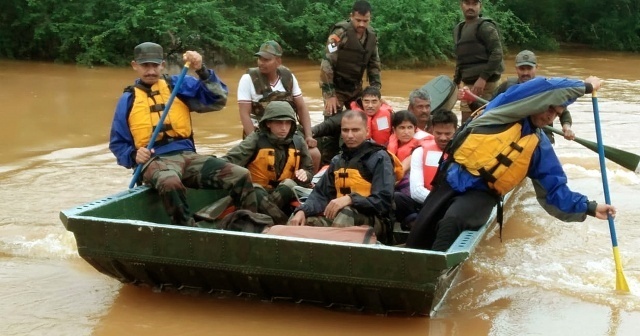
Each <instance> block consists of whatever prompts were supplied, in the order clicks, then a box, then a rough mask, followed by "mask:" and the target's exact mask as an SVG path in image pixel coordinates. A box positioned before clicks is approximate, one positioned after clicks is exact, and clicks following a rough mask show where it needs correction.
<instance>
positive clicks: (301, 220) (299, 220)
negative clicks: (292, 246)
mask: <svg viewBox="0 0 640 336" xmlns="http://www.w3.org/2000/svg"><path fill="white" fill-rule="evenodd" d="M306 220H307V218H306V216H305V215H304V211H298V212H296V214H295V215H293V217H291V219H289V221H288V222H287V225H292V226H303V225H304V224H305V222H306Z"/></svg>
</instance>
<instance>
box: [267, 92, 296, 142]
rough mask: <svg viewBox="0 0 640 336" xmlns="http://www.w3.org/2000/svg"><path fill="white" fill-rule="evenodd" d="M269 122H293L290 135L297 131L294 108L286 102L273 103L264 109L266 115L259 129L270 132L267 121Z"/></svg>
mask: <svg viewBox="0 0 640 336" xmlns="http://www.w3.org/2000/svg"><path fill="white" fill-rule="evenodd" d="M269 120H291V121H292V122H293V124H292V125H291V132H290V134H293V133H295V131H296V113H295V112H294V111H293V107H291V104H289V103H288V102H286V101H278V100H276V101H272V102H270V103H269V104H268V105H267V107H266V108H265V109H264V115H263V116H262V119H260V123H259V127H260V129H261V130H263V131H266V132H269V129H268V128H267V121H269Z"/></svg>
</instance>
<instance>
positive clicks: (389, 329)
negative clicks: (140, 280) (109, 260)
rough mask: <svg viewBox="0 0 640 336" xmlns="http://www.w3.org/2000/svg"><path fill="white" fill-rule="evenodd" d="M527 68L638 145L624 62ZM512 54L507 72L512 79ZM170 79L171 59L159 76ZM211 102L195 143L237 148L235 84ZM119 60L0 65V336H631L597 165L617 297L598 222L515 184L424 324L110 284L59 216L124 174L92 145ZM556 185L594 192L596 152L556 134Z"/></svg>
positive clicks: (634, 59)
mask: <svg viewBox="0 0 640 336" xmlns="http://www.w3.org/2000/svg"><path fill="white" fill-rule="evenodd" d="M539 59H540V60H541V61H542V63H541V64H540V66H541V69H540V70H539V75H545V76H570V77H576V78H581V79H583V78H586V77H587V76H589V75H596V76H599V77H601V78H603V79H605V80H606V85H605V87H603V89H602V90H601V91H600V92H599V99H600V114H601V116H600V117H601V120H602V123H601V125H602V129H603V132H604V141H605V144H607V145H609V146H612V147H616V148H620V149H623V150H626V151H630V152H633V153H636V154H639V153H640V140H639V138H638V136H637V129H638V127H637V125H639V124H640V104H639V103H640V80H638V78H640V57H638V56H637V55H632V54H617V53H600V52H585V51H580V52H575V53H570V52H565V53H560V54H541V55H539ZM287 65H288V66H289V67H290V68H292V70H293V71H294V73H295V74H296V76H297V78H298V80H299V81H300V84H301V87H302V89H303V92H304V95H305V100H306V101H307V104H308V106H309V109H310V110H311V111H312V112H311V113H312V120H313V122H314V123H317V122H319V121H320V120H321V119H322V116H321V113H320V110H321V105H322V102H321V98H320V89H319V88H318V84H317V79H318V76H319V71H318V70H319V65H318V64H316V63H313V62H304V61H292V62H288V63H287ZM513 66H514V64H513V56H512V57H511V58H510V59H509V60H507V69H508V71H507V74H508V75H514V71H513ZM171 71H172V73H177V72H178V71H179V68H177V67H176V68H175V69H171ZM244 71H245V69H242V68H225V69H220V70H219V75H220V76H221V78H223V80H224V81H225V82H226V83H227V84H228V85H229V89H230V92H232V94H230V99H229V103H228V107H227V108H226V109H224V110H223V111H220V112H216V113H210V114H204V115H195V116H194V121H193V124H194V127H195V137H196V142H197V143H198V148H199V151H200V152H201V153H204V154H222V153H224V152H225V150H227V149H228V148H230V146H232V145H234V144H235V143H237V142H238V141H239V134H240V133H241V126H240V122H239V118H238V112H237V103H236V101H235V92H236V89H237V83H238V80H239V78H240V76H241V75H242V74H243V73H244ZM452 73H453V68H452V67H451V66H443V67H438V68H430V69H425V70H414V71H384V72H383V96H384V98H385V99H386V100H387V101H388V102H390V103H391V105H392V106H393V107H394V108H395V109H396V110H399V109H404V108H406V105H407V99H406V98H407V96H408V94H409V92H410V91H411V90H412V89H414V88H417V87H420V86H422V85H423V84H425V83H426V82H428V81H429V80H430V79H431V78H433V77H435V76H437V75H440V74H446V75H450V74H452ZM134 77H135V73H134V72H133V71H132V70H131V69H128V68H127V69H114V68H92V69H88V68H82V67H75V66H69V65H55V64H49V63H34V62H13V61H0V82H2V83H3V87H2V90H0V101H2V109H1V110H0V113H1V114H2V120H3V123H2V124H3V125H4V126H3V127H4V131H3V132H0V153H2V155H1V156H0V185H1V186H2V187H1V188H0V204H2V206H1V207H0V300H1V302H2V305H0V316H2V318H0V330H2V331H1V332H0V334H2V335H123V334H127V335H176V334H179V335H202V334H224V335H253V334H260V335H298V334H307V335H346V334H349V335H358V334H362V335H365V334H366V335H389V334H394V335H594V336H600V335H637V334H638V332H637V330H638V328H639V327H640V295H639V294H638V293H640V250H639V249H638V246H640V219H639V218H640V207H638V206H637V203H636V202H637V201H638V199H637V198H636V197H639V196H640V193H639V190H640V188H639V185H640V178H639V176H638V175H636V174H634V173H632V172H629V171H627V170H625V169H624V168H622V167H620V166H618V165H616V164H614V163H611V162H608V163H607V173H608V176H609V185H610V190H611V199H612V202H613V203H614V205H616V206H617V207H618V216H617V218H616V220H615V225H616V229H617V233H618V242H619V246H620V248H619V250H620V254H621V257H622V265H623V268H624V272H625V273H624V274H625V277H626V279H627V281H628V283H629V286H630V287H631V293H630V294H623V293H617V292H616V291H615V290H614V289H615V267H614V262H613V257H612V251H611V240H610V234H609V229H608V225H607V222H606V221H599V220H595V219H593V218H588V219H587V220H586V221H585V222H583V223H563V222H560V221H558V220H555V219H554V218H552V217H550V216H548V215H547V214H546V213H545V212H544V210H542V209H541V208H540V206H539V205H538V204H537V203H536V201H535V197H534V193H533V190H532V187H531V185H530V184H526V185H525V186H524V187H523V188H520V189H519V191H518V192H517V193H516V197H515V202H514V203H512V204H514V206H512V207H511V208H510V209H509V210H508V212H507V213H506V216H507V220H506V223H505V227H504V232H503V237H502V242H501V241H500V238H499V236H498V234H497V230H495V229H494V230H493V231H492V232H490V233H489V234H488V235H487V237H486V238H485V240H484V241H483V242H482V243H481V244H480V246H479V247H478V249H477V250H476V253H475V254H474V255H473V256H472V258H471V259H470V260H468V261H467V262H466V263H465V265H464V266H463V269H462V272H461V274H460V275H459V277H458V279H457V281H456V283H455V285H454V286H453V288H452V289H451V292H450V293H449V296H448V299H447V301H446V302H445V303H444V305H443V306H442V308H441V310H440V311H439V312H438V314H437V315H436V316H435V317H433V318H431V319H428V318H415V317H413V318H411V317H385V316H375V315H365V314H360V313H349V312H336V311H332V310H327V309H325V308H319V307H315V306H308V305H299V304H295V303H289V302H275V303H271V302H262V301H259V300H257V299H251V298H244V297H239V298H236V297H228V296H216V295H213V296H211V295H200V296H190V295H183V294H178V293H154V292H152V291H151V290H149V289H147V288H137V287H133V286H128V285H126V286H123V285H122V284H120V283H119V282H117V281H116V280H113V279H111V278H108V277H106V276H104V275H102V274H101V273H99V272H97V271H96V270H94V269H93V268H92V267H90V266H88V264H87V263H85V262H84V260H83V259H81V258H80V257H78V254H77V249H76V246H75V240H74V238H73V235H72V234H70V233H68V232H66V230H65V229H64V227H63V226H62V224H61V222H60V220H59V219H58V215H59V211H60V210H61V209H66V208H71V207H74V206H76V205H78V204H81V203H85V202H88V201H91V200H93V199H96V198H101V197H103V196H107V195H110V194H114V193H116V192H119V191H122V190H123V189H125V188H126V187H127V185H128V182H129V180H130V177H131V175H130V172H129V171H127V170H126V169H124V168H122V167H120V166H118V165H117V164H116V162H115V159H114V157H113V156H112V154H111V153H110V152H109V150H108V148H107V143H108V137H109V129H110V124H111V118H112V115H113V109H114V106H115V103H116V101H117V99H118V97H119V96H120V93H121V92H122V89H123V88H124V87H125V86H127V85H130V83H131V82H132V81H133V78H134ZM571 112H572V115H573V120H574V127H573V128H574V130H575V131H576V134H577V135H578V136H579V137H582V138H585V139H588V140H593V141H595V129H594V123H593V114H592V108H591V101H590V99H589V98H581V99H579V100H578V102H577V103H575V104H573V105H572V106H571ZM556 150H557V152H558V154H559V156H560V158H561V160H562V162H563V165H564V168H565V170H566V172H567V174H568V176H569V180H570V182H569V184H570V187H572V188H573V189H574V190H578V191H580V192H582V193H584V194H586V195H588V196H589V198H591V199H595V200H598V201H599V202H603V201H604V195H603V191H602V189H603V188H602V181H601V178H600V171H599V165H598V159H597V155H596V154H595V153H593V152H592V151H590V150H588V149H585V148H584V147H582V146H581V145H579V144H576V143H572V142H567V141H565V140H564V139H561V138H558V139H557V145H556Z"/></svg>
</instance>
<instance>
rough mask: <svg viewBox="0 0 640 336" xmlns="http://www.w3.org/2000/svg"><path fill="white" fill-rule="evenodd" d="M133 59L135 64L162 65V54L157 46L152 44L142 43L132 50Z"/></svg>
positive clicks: (160, 48)
mask: <svg viewBox="0 0 640 336" xmlns="http://www.w3.org/2000/svg"><path fill="white" fill-rule="evenodd" d="M133 59H134V60H135V61H136V63H140V64H142V63H156V64H162V60H163V59H164V52H163V51H162V47H161V46H160V45H159V44H156V43H153V42H144V43H140V44H138V45H137V46H136V47H135V48H134V49H133Z"/></svg>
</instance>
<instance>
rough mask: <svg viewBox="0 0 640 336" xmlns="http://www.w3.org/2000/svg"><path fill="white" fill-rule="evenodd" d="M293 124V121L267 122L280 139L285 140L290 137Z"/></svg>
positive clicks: (268, 126)
mask: <svg viewBox="0 0 640 336" xmlns="http://www.w3.org/2000/svg"><path fill="white" fill-rule="evenodd" d="M292 123H293V121H291V120H267V123H266V125H267V128H268V129H269V130H270V131H271V133H272V134H273V135H275V136H276V137H278V139H285V138H286V137H287V135H289V131H291V124H292Z"/></svg>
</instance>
